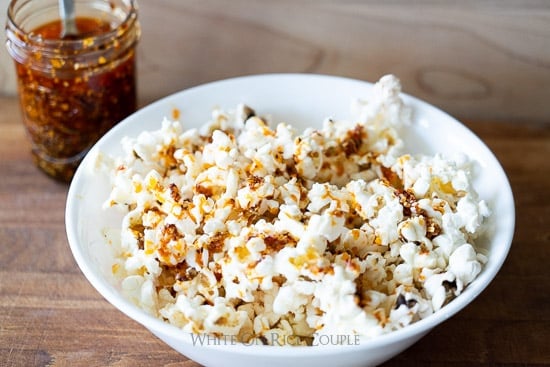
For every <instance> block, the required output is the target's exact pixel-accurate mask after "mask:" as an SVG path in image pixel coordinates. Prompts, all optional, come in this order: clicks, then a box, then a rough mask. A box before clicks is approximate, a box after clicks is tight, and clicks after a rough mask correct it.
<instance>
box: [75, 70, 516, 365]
mask: <svg viewBox="0 0 550 367" xmlns="http://www.w3.org/2000/svg"><path fill="white" fill-rule="evenodd" d="M272 78H276V79H282V78H287V79H289V80H296V79H300V78H307V79H310V78H316V79H319V80H320V81H325V80H326V81H333V82H347V83H363V84H365V85H367V86H370V87H372V86H373V85H374V84H373V83H370V82H367V81H363V80H358V79H352V78H348V77H342V76H334V75H325V74H309V73H308V74H304V73H267V74H254V75H247V76H239V77H233V78H227V79H222V80H218V81H213V82H209V83H205V84H201V85H197V86H194V87H191V88H187V89H183V90H181V91H178V92H175V93H172V94H170V95H167V96H165V97H163V98H161V99H159V100H157V101H155V102H152V103H150V104H149V105H147V106H144V107H143V108H141V109H139V110H138V111H136V112H135V113H134V114H132V115H130V116H129V117H127V118H125V119H124V120H122V121H121V122H120V123H119V124H117V125H116V126H115V127H114V128H113V129H111V130H110V131H109V132H107V134H105V135H104V136H103V137H102V138H101V139H100V140H99V141H98V142H97V143H96V144H95V145H94V146H93V147H92V149H91V150H90V152H89V153H88V154H87V155H86V156H85V158H84V160H83V162H82V164H81V165H80V166H79V168H78V169H77V171H76V173H75V175H74V177H73V180H72V182H71V184H70V187H69V190H68V193H67V200H66V207H65V225H66V234H67V238H68V242H69V246H70V249H71V252H72V254H73V257H74V259H75V260H76V263H77V264H78V266H79V268H80V269H81V271H82V273H83V274H84V276H85V277H86V278H87V280H88V281H89V282H90V283H91V284H92V286H93V287H94V288H95V289H96V290H97V291H98V292H99V293H100V294H101V295H102V296H103V297H104V298H105V299H106V300H107V301H108V302H109V303H111V304H112V305H113V306H114V307H115V308H117V309H118V310H119V311H121V312H122V313H124V314H125V315H127V316H128V317H130V318H131V319H133V320H135V321H137V322H138V323H140V324H141V325H143V326H144V327H145V328H147V329H149V330H150V331H151V332H153V333H154V334H155V335H157V336H158V335H160V334H162V335H165V336H169V337H171V338H174V339H175V340H179V341H180V342H182V343H186V344H189V345H192V346H195V345H194V343H192V338H191V334H190V333H187V332H184V331H182V330H181V329H179V328H177V327H176V326H174V325H171V324H169V323H167V322H164V321H161V320H160V319H157V318H155V317H154V316H152V315H149V314H148V313H146V312H145V311H144V310H142V309H140V308H139V307H138V306H136V305H134V304H133V303H132V302H131V301H129V300H126V299H125V298H124V297H123V296H122V295H121V294H119V293H117V292H115V291H114V290H113V289H112V287H111V286H110V284H108V281H106V280H105V279H102V277H100V276H98V274H97V272H96V271H94V269H93V266H92V265H91V264H90V263H89V262H88V261H87V259H86V258H85V256H84V253H83V251H82V248H81V246H82V244H81V243H80V241H79V238H78V234H77V230H76V228H77V226H78V223H77V222H76V219H77V218H76V217H77V208H78V195H79V193H78V192H77V188H78V187H80V186H81V185H82V184H83V182H82V181H83V177H84V175H83V174H82V171H83V170H84V169H85V168H84V167H85V166H86V165H87V164H89V162H90V161H91V159H92V154H91V153H92V152H93V151H95V150H97V149H99V148H98V147H100V146H101V145H102V144H103V143H104V142H105V141H106V140H107V139H108V138H109V136H110V135H111V134H112V131H117V130H120V129H123V128H124V127H125V126H126V125H127V124H128V123H129V122H130V121H131V120H133V119H136V118H137V116H139V115H140V114H144V113H146V112H148V111H151V110H154V109H157V108H158V107H159V106H161V105H166V104H167V103H169V102H170V101H171V100H173V99H175V98H180V99H181V98H184V95H185V94H189V93H195V92H197V91H200V90H201V89H207V88H212V87H216V86H220V85H222V84H225V83H229V84H231V83H235V82H237V83H238V82H242V81H250V80H253V79H263V80H264V82H265V81H269V80H270V79H272ZM401 97H402V98H403V100H404V101H405V102H406V103H407V104H408V105H414V106H416V107H419V108H421V109H428V110H432V111H435V112H436V113H437V114H439V115H440V116H442V118H445V119H447V120H448V121H449V123H452V124H453V126H454V127H455V128H457V129H461V130H463V132H464V133H467V134H469V135H472V138H474V139H475V140H476V141H477V143H478V144H480V146H481V148H483V149H485V150H486V151H487V154H489V156H490V157H491V158H492V159H493V162H492V163H493V164H495V167H494V168H495V169H497V170H498V171H499V173H500V174H501V177H499V179H500V180H501V185H500V189H501V190H502V194H503V195H504V196H505V197H506V198H507V199H508V201H510V202H509V203H508V204H509V205H508V209H509V213H507V216H506V218H505V219H506V228H508V229H509V230H508V231H507V232H506V233H505V234H504V237H503V238H502V243H500V244H499V251H498V252H497V254H499V256H498V257H496V258H495V257H494V256H493V257H490V260H491V262H490V263H488V264H489V265H490V266H488V265H487V264H486V265H485V266H484V267H483V270H482V272H481V273H480V274H479V275H478V277H477V278H476V279H475V280H474V281H473V282H472V283H470V284H469V285H468V286H467V287H466V288H465V289H464V291H463V292H462V293H461V294H460V295H459V296H458V297H456V298H455V299H453V300H452V301H451V302H449V303H448V304H446V305H445V306H443V307H442V308H441V309H440V310H439V311H437V312H434V313H433V314H431V315H429V316H427V317H426V318H424V319H421V320H418V321H416V322H414V323H411V324H409V325H407V326H406V327H404V328H402V329H399V330H395V331H392V332H389V333H387V334H382V335H379V336H376V337H374V338H366V337H360V343H359V344H358V345H351V346H348V345H323V346H322V348H321V347H311V346H277V347H273V346H265V345H246V344H243V343H237V344H231V348H230V349H231V351H234V352H235V353H246V354H254V355H258V356H271V357H275V356H277V355H280V348H284V350H285V355H288V353H290V355H291V356H292V355H300V356H312V355H319V354H333V353H344V352H345V351H346V350H348V348H354V349H355V348H359V349H373V348H378V347H381V346H387V345H389V344H393V343H398V342H400V341H402V340H404V339H407V338H410V337H413V336H415V335H419V334H423V333H427V332H428V331H430V330H431V329H432V328H433V327H435V326H437V325H439V324H441V323H443V322H444V321H446V320H447V319H449V318H450V317H451V316H453V315H455V314H456V313H457V312H459V311H460V310H462V309H463V308H465V307H466V306H467V305H469V304H470V303H471V302H472V301H473V300H474V299H476V298H477V297H478V296H479V294H480V293H481V292H483V290H485V288H486V287H487V286H488V285H489V284H490V283H491V281H492V280H493V279H494V277H495V276H496V274H497V273H498V272H499V270H500V269H501V267H502V265H503V263H504V261H505V260H506V257H507V255H508V253H509V251H510V248H511V245H512V240H513V235H514V230H515V207H514V199H513V193H512V189H511V186H510V183H509V180H508V178H507V176H506V173H505V171H504V169H503V168H502V166H501V164H500V162H499V161H498V159H497V158H496V156H495V155H494V154H493V152H492V151H491V150H490V149H489V148H488V147H487V146H486V145H485V143H484V142H483V141H482V140H481V139H480V138H479V137H478V136H477V135H476V134H474V133H473V132H472V131H471V130H470V129H469V128H468V127H466V126H465V125H463V124H462V123H461V122H459V121H458V120H457V119H455V118H454V117H452V116H451V115H449V114H448V113H446V112H444V111H442V110H441V109H439V108H437V107H436V106H433V105H431V104H429V103H427V102H425V101H423V100H421V99H419V98H416V97H413V96H411V95H408V94H407V93H403V92H402V93H401ZM160 118H162V117H161V116H159V119H160ZM200 347H201V348H206V349H220V348H221V349H224V350H227V344H225V345H224V344H223V343H222V344H221V345H210V344H208V345H204V344H201V345H200Z"/></svg>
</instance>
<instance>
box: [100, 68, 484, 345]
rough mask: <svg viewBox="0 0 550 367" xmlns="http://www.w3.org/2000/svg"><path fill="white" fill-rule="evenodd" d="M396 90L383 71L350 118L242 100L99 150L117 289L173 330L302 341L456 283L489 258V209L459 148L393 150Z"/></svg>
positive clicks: (399, 123)
mask: <svg viewBox="0 0 550 367" xmlns="http://www.w3.org/2000/svg"><path fill="white" fill-rule="evenodd" d="M400 90H401V87H400V83H399V80H398V79H397V78H395V77H393V76H391V75H389V76H385V77H383V78H382V79H381V80H380V82H379V83H377V84H376V85H375V87H374V88H373V94H372V95H371V96H369V98H366V99H364V100H358V101H356V103H355V106H354V107H355V115H354V116H353V117H352V119H350V120H349V121H336V120H333V119H326V120H325V121H324V122H323V124H322V128H320V129H313V128H310V129H306V130H305V131H304V132H302V133H299V132H297V130H295V129H294V128H292V126H291V125H288V124H286V123H280V124H278V125H276V127H275V128H271V127H270V121H268V120H267V119H265V118H263V117H261V116H259V115H257V113H256V111H254V110H253V109H252V108H250V107H248V106H245V105H239V106H236V108H235V109H234V110H228V111H225V110H221V109H218V108H217V109H215V110H214V111H213V112H212V118H211V120H210V121H209V122H208V123H206V124H204V125H203V126H202V127H201V128H200V129H191V130H187V131H184V129H183V127H182V124H181V123H180V122H179V121H170V120H168V119H164V120H163V121H162V123H161V126H160V129H159V130H157V131H145V132H142V133H141V134H140V135H139V136H138V137H137V138H130V137H125V138H124V139H123V140H122V147H123V152H124V154H123V155H122V156H118V157H107V156H104V155H99V156H98V160H99V159H100V160H101V162H99V161H98V163H97V167H99V168H98V169H100V170H103V171H107V172H108V174H109V177H110V179H111V183H112V190H111V193H110V195H109V197H108V198H105V205H104V208H105V210H115V209H117V210H120V208H123V209H125V210H126V213H125V216H124V218H123V220H122V223H120V228H119V230H118V231H113V230H110V231H106V238H107V240H108V241H109V243H111V244H112V247H113V248H114V249H115V252H116V253H117V254H118V256H117V258H116V259H115V262H114V263H113V264H112V269H111V270H112V272H113V274H115V276H116V277H117V278H119V279H120V280H121V288H122V290H123V292H124V293H125V295H126V296H127V297H128V299H130V300H131V301H132V302H134V303H136V304H137V305H139V306H140V307H142V308H143V309H144V310H146V311H147V312H149V313H151V314H152V315H154V316H156V317H159V318H161V319H162V320H164V321H166V322H169V323H171V324H173V325H176V326H177V327H179V328H181V329H182V330H183V331H186V332H191V333H208V334H211V335H214V336H226V335H233V336H236V337H237V338H238V340H240V341H242V342H246V343H259V344H273V345H315V343H316V340H318V339H319V338H320V337H322V336H326V335H352V334H356V335H362V336H365V337H369V338H372V337H376V336H378V335H381V334H384V333H388V332H391V331H393V330H397V329H400V328H403V327H406V326H407V325H409V324H411V323H413V322H415V321H417V320H419V319H422V318H424V317H427V316H428V315H430V314H432V313H433V312H437V311H438V310H439V309H441V307H443V306H444V305H445V304H446V303H447V302H450V301H451V300H452V299H453V298H454V297H456V296H458V295H459V294H460V293H461V292H462V291H463V290H464V288H465V287H467V286H468V284H470V283H471V282H472V281H474V279H475V278H476V277H477V276H478V274H479V273H480V272H481V271H482V268H483V264H484V262H485V261H486V260H487V258H486V257H485V256H484V255H482V254H480V253H478V252H477V251H476V247H475V240H476V237H477V236H478V235H479V233H480V232H481V231H482V230H483V225H484V223H485V219H486V218H487V217H488V216H489V215H490V210H489V208H488V206H487V204H486V203H485V202H484V201H483V200H480V199H479V198H478V196H477V194H476V192H475V191H474V189H473V186H472V182H471V177H470V176H471V171H470V166H471V162H469V161H468V159H467V158H466V157H443V156H441V155H435V156H425V155H411V154H408V153H406V152H403V146H404V144H403V141H402V139H401V138H400V131H401V130H402V129H405V128H406V127H407V125H408V124H410V123H411V114H412V111H411V110H410V109H409V107H408V106H407V105H406V104H405V103H404V102H403V101H402V99H401V98H400ZM173 117H174V118H175V117H178V118H179V117H180V114H179V112H178V114H177V115H174V116H173Z"/></svg>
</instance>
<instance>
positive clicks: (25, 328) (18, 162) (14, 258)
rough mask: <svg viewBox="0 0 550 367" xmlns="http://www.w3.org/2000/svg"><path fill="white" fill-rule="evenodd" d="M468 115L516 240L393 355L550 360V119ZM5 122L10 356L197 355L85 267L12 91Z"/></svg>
mask: <svg viewBox="0 0 550 367" xmlns="http://www.w3.org/2000/svg"><path fill="white" fill-rule="evenodd" d="M468 126H469V127H470V128H472V129H473V130H474V132H476V133H477V134H478V135H479V136H480V137H481V138H482V139H483V140H484V141H485V142H486V143H487V144H488V146H489V147H490V148H491V149H492V150H493V152H494V153H495V154H496V156H497V157H498V159H499V160H500V161H501V163H502V165H503V166H504V169H505V170H506V172H507V174H508V176H509V178H510V181H511V184H512V188H513V191H514V195H515V203H516V210H517V224H516V233H515V238H514V242H513V245H512V250H511V252H510V254H509V257H508V258H507V260H506V262H505V264H504V266H503V268H502V270H501V271H500V273H499V274H498V275H497V277H496V278H495V280H494V281H493V282H492V284H491V285H490V286H489V287H488V288H487V290H486V291H485V292H483V293H482V294H481V296H480V297H479V298H477V299H476V300H475V301H474V302H473V303H472V304H471V305H470V306H468V307H467V308H466V309H464V310H463V311H461V312H460V313H458V314H457V315H456V316H455V317H453V318H451V319H450V320H448V321H446V322H445V323H444V324H442V325H440V326H439V327H437V328H436V329H434V330H433V331H432V332H431V333H430V334H428V335H427V336H426V337H425V338H423V339H422V340H421V341H420V342H419V343H417V344H415V345H414V346H412V347H411V348H409V349H408V350H406V351H405V352H403V353H402V354H400V355H399V356H397V357H396V358H394V359H393V360H391V361H389V362H387V363H386V364H384V366H385V367H390V366H403V365H422V366H441V367H443V366H496V365H499V366H550V351H549V348H548V341H549V340H550V306H549V305H550V272H549V270H548V269H549V267H548V264H550V251H549V248H550V226H549V223H548V222H549V218H550V195H549V194H548V193H549V192H550V161H549V160H548V158H547V157H548V156H550V127H549V126H548V125H546V124H534V123H532V124H523V125H517V124H511V123H502V122H500V123H494V122H472V123H468ZM0 131H1V134H0V173H1V174H0V366H25V367H27V366H188V367H195V366H198V364H196V363H194V362H192V361H189V360H187V359H186V358H185V357H183V356H181V355H179V354H178V353H176V352H175V351H173V350H172V349H170V348H169V347H167V346H166V345H164V344H163V343H162V342H161V341H159V340H158V339H157V338H155V337H154V336H153V335H152V334H150V333H149V332H148V331H147V330H146V329H144V328H143V327H141V326H140V325H138V324H137V323H135V322H134V321H132V320H130V319H129V318H128V317H126V316H125V315H123V314H122V313H121V312H119V311H117V310H116V309H115V308H113V307H112V306H111V305H110V304H108V303H107V302H106V301H105V300H104V299H103V298H102V297H101V296H100V295H99V294H98V293H97V292H96V291H95V290H94V289H93V288H92V287H91V285H90V284H89V283H88V282H87V280H86V279H85V277H84V276H83V275H82V273H81V272H80V270H79V269H78V267H77V265H76V263H75V261H74V259H73V257H72V255H71V252H70V249H69V246H68V243H67V239H66V235H65V227H64V206H65V198H66V194H67V186H66V185H64V184H60V183H57V182H54V181H52V180H50V179H49V178H48V177H46V176H45V175H43V174H42V173H41V172H40V171H38V169H36V168H35V167H34V166H33V164H32V162H31V158H30V154H29V151H28V150H29V144H28V143H27V140H26V137H25V133H24V130H23V127H22V124H21V123H20V113H19V107H18V103H17V101H16V100H15V99H13V98H0ZM497 215H498V213H497ZM266 365H269V364H268V361H266Z"/></svg>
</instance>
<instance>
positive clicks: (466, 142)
mask: <svg viewBox="0 0 550 367" xmlns="http://www.w3.org/2000/svg"><path fill="white" fill-rule="evenodd" d="M371 88H372V84H370V83H366V82H363V81H358V80H352V79H345V78H339V77H332V76H321V75H312V74H268V75H258V76H248V77H241V78H235V79H228V80H222V81H218V82H214V83H210V84H206V85H201V86H198V87H194V88H191V89H188V90H184V91H182V92H179V93H176V94H174V95H171V96H169V97H166V98H164V99H162V100H160V101H158V102H156V103H153V104H151V105H149V106H147V107H145V108H143V109H142V110H140V111H138V112H136V113H135V114H133V115H132V116H130V117H128V118H127V119H125V120H124V121H122V122H121V123H120V124H118V125H117V126H116V127H115V128H113V129H112V130H111V131H109V132H108V133H107V134H106V135H105V136H104V137H103V138H102V139H101V140H100V141H99V142H98V143H97V144H96V145H95V146H94V147H93V148H92V150H91V152H90V154H88V155H87V156H86V157H85V159H84V161H83V162H82V164H81V165H80V167H79V169H78V170H77V172H76V175H75V176H74V179H73V181H72V183H71V186H70V189H69V193H68V198H67V207H66V227H67V236H68V239H69V244H70V246H71V250H72V252H73V255H74V257H75V259H76V262H77V263H78V265H79V266H80V268H81V270H82V272H83V273H84V275H85V276H86V277H87V278H88V280H89V281H90V283H91V284H92V285H93V286H94V287H95V288H96V289H97V291H98V292H99V293H101V294H102V295H103V297H105V298H106V299H107V300H108V301H109V302H110V303H111V304H113V305H114V306H115V307H116V308H118V309H119V310H120V311H122V312H123V313H125V314H126V315H128V316H129V317H131V318H132V319H134V320H136V321H137V322H139V323H141V324H142V325H143V326H145V327H146V328H147V329H149V330H150V331H151V332H152V333H153V334H155V335H156V336H157V337H159V338H160V339H161V340H163V341H164V342H166V343H167V344H168V345H169V346H171V347H172V348H174V349H175V350H177V351H179V352H180V353H182V354H184V355H185V356H187V357H189V358H191V359H193V360H195V361H197V362H199V363H201V364H204V365H206V366H237V367H246V366H256V365H258V364H260V363H261V364H263V363H267V364H268V365H269V366H284V367H286V366H289V365H299V366H302V367H308V366H314V367H321V366H371V365H376V364H379V363H382V362H383V361H386V360H388V359H390V358H391V357H393V356H395V355H397V354H398V353H400V352H401V351H403V350H404V349H406V348H407V347H409V346H410V345H412V344H413V343H414V342H416V341H417V340H418V339H420V338H421V337H422V336H424V335H425V334H426V333H427V332H429V331H430V330H431V329H432V328H433V327H435V326H437V325H439V324H441V323H442V322H444V321H445V320H446V319H448V318H449V317H451V316H452V315H454V314H455V313H456V312H458V311H459V310H461V309H462V308H464V307H465V306H466V305H467V304H469V303H470V302H471V301H472V300H473V299H474V298H476V297H477V296H478V295H479V294H480V293H481V292H482V291H483V289H485V287H487V285H488V284H489V283H490V282H491V280H492V279H493V278H494V277H495V275H496V274H497V272H498V270H499V269H500V267H501V265H502V263H503V262H504V260H505V258H506V255H507V253H508V251H509V249H510V245H511V242H512V236H513V232H514V224H515V211H514V200H513V197H512V191H511V189H510V185H509V182H508V179H507V178H506V175H505V173H504V171H503V169H502V167H501V166H500V164H499V162H498V161H497V159H496V158H495V157H494V155H493V154H492V153H491V151H490V150H489V149H488V148H487V147H486V146H485V145H484V144H483V142H482V141H481V140H479V139H478V138H477V137H476V136H475V135H474V134H473V133H472V132H471V131H470V130H468V129H467V128H466V127H465V126H464V125H462V124H461V123H459V122H458V121H456V120H455V119H453V118H452V117H450V116H449V115H447V114H446V113H444V112H442V111H440V110H438V109H437V108H435V107H433V106H431V105H429V104H427V103H425V102H422V101H420V100H418V99H415V98H413V97H410V96H408V95H403V99H404V100H405V102H406V103H407V104H409V105H410V106H412V108H413V111H414V120H413V124H412V126H411V127H410V128H408V130H407V132H406V134H405V136H404V139H405V143H406V146H407V150H408V151H410V152H413V153H429V154H433V153H436V152H441V153H444V154H451V153H455V152H463V153H466V154H467V155H468V156H470V157H471V158H473V159H474V160H475V161H477V162H478V165H477V167H478V169H477V170H476V171H475V172H474V174H475V181H474V185H475V187H476V189H477V191H478V193H479V194H480V196H481V198H483V199H485V200H486V201H487V202H488V204H489V206H490V208H491V210H492V212H493V215H492V216H491V218H490V223H489V225H490V230H489V231H488V234H487V235H486V236H485V237H483V238H481V239H480V241H478V243H477V245H478V246H479V247H483V248H485V249H486V250H487V251H488V254H489V260H488V262H487V264H486V265H485V267H484V269H483V271H482V272H481V274H480V275H479V276H478V278H477V279H476V280H474V281H473V282H472V283H471V284H470V285H469V286H468V287H467V288H466V289H465V291H464V292H463V293H462V294H461V295H460V296H459V297H457V298H456V299H454V300H453V301H452V302H450V303H449V304H447V305H446V306H444V307H443V308H442V309H441V310H440V311H438V312H436V313H435V314H433V315H431V316H429V317H427V318H425V319H423V320H420V321H418V322H416V323H414V324H412V325H410V326H407V327H405V328H403V329H401V330H398V331H395V332H392V333H390V334H386V335H383V336H380V337H377V338H375V339H371V340H363V339H361V340H360V341H359V343H358V345H348V346H334V345H323V346H317V347H277V346H275V347H273V346H272V347H270V346H259V345H243V344H238V343H233V342H232V341H225V342H222V343H220V345H213V344H214V343H212V342H211V341H210V342H203V343H199V342H197V341H196V340H193V338H192V337H191V335H189V334H187V333H184V332H182V331H180V330H179V329H177V328H176V327H174V326H172V325H169V324H167V323H164V322H162V321H161V320H158V319H156V318H154V317H152V316H150V315H148V314H146V313H145V312H144V311H142V310H141V309H139V308H138V307H136V306H135V305H134V304H132V303H130V302H129V301H127V300H126V299H125V298H124V297H123V296H122V295H121V293H120V286H119V282H117V280H116V279H114V278H113V276H112V273H111V259H112V256H113V255H112V253H111V252H110V250H109V248H108V246H107V245H106V243H105V240H104V237H103V235H102V229H103V228H105V227H108V226H109V225H112V224H113V223H116V221H119V220H120V217H117V216H116V215H113V214H106V213H105V212H104V211H102V209H101V204H102V202H103V201H104V200H105V199H106V198H107V197H108V192H109V184H108V183H107V181H106V179H105V178H103V177H101V176H98V175H97V174H94V173H93V170H92V169H91V167H92V166H93V163H94V160H93V157H94V155H95V153H96V152H97V151H98V150H99V151H103V152H105V153H109V154H117V153H121V148H120V144H119V142H120V139H121V138H122V137H123V136H137V135H138V134H139V132H141V131H143V130H157V129H158V128H160V122H161V120H162V118H163V117H164V116H168V117H170V116H171V114H172V111H173V110H174V109H175V108H177V109H178V110H179V111H180V120H181V121H182V122H183V124H184V126H186V127H196V126H198V125H199V124H201V123H204V122H205V121H207V120H208V119H209V118H210V112H211V110H212V108H213V107H214V106H219V107H222V108H227V109H229V108H234V107H235V106H236V105H237V104H238V103H241V102H244V103H246V104H248V105H249V106H251V107H253V108H254V109H255V110H256V111H257V112H258V113H260V114H262V115H271V116H272V119H273V121H274V122H281V121H284V122H288V123H291V124H292V125H294V126H296V127H298V128H305V127H307V125H310V126H315V125H311V124H317V126H319V127H320V126H321V123H322V121H323V119H324V118H325V117H328V116H332V117H334V118H337V119H345V118H348V117H349V111H350V102H351V100H352V99H353V98H357V97H365V96H368V95H369V91H370V89H371ZM443 327H444V326H443ZM328 344H331V343H328ZM351 344H355V343H351ZM136 348H139V345H136Z"/></svg>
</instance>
